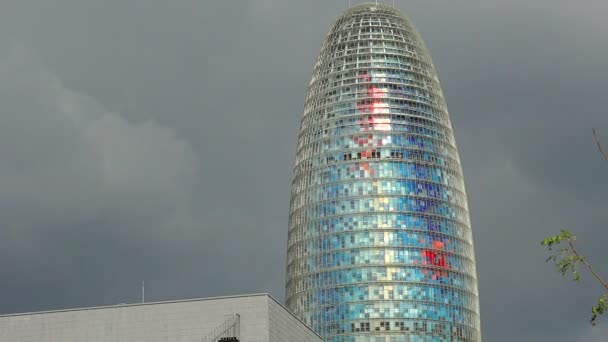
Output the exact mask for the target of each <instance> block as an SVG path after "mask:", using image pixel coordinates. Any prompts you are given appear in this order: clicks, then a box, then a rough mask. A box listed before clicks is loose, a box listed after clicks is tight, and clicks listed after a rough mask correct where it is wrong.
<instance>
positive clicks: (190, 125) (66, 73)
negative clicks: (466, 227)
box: [0, 0, 608, 342]
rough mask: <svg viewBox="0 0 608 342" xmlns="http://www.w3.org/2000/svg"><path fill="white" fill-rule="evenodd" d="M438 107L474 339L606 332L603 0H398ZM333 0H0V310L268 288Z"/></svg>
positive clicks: (606, 46) (274, 288)
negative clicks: (471, 244) (573, 261)
mask: <svg viewBox="0 0 608 342" xmlns="http://www.w3.org/2000/svg"><path fill="white" fill-rule="evenodd" d="M398 2H400V8H401V9H402V10H404V11H406V13H407V14H408V15H409V16H410V18H411V19H412V20H413V21H414V23H415V24H416V25H417V27H418V29H419V30H420V32H421V33H422V35H423V37H424V38H425V41H426V43H427V45H428V46H429V48H430V50H431V54H432V56H433V58H434V61H435V64H436V66H437V67H438V69H439V75H440V78H441V80H442V82H443V88H444V91H445V93H446V97H447V100H448V106H449V108H450V112H451V115H452V121H453V123H454V126H455V132H456V138H457V141H458V144H459V149H460V152H461V158H462V162H463V167H464V171H465V178H466V181H467V188H468V192H469V200H470V207H471V212H472V222H473V229H474V237H475V243H476V249H477V250H476V253H477V264H478V273H479V283H480V292H481V298H480V299H481V314H482V325H483V334H484V339H485V340H486V341H492V342H507V341H513V340H517V341H553V342H573V341H575V342H576V341H581V342H595V341H606V338H607V337H606V336H608V320H605V319H604V320H602V322H601V325H600V326H599V327H596V328H592V327H590V326H589V325H588V323H587V320H588V318H589V308H590V307H591V306H592V305H593V304H594V302H595V300H596V298H597V297H598V296H599V294H600V293H601V288H600V287H599V286H597V285H596V284H595V283H594V282H593V280H592V279H591V278H590V277H589V276H588V275H586V274H585V275H584V279H583V280H584V281H583V283H582V284H578V285H577V284H573V283H570V282H568V281H567V280H566V279H561V277H560V276H559V275H557V274H556V272H555V271H554V270H553V268H552V267H551V266H550V265H548V264H545V262H544V260H545V258H546V256H547V255H546V254H545V253H544V252H543V250H542V249H541V247H540V245H539V243H538V242H539V240H541V239H542V238H543V237H545V236H547V235H549V234H551V233H553V232H556V231H558V230H559V229H561V228H566V227H567V228H569V229H571V230H573V231H574V232H575V233H576V234H577V235H578V236H579V244H580V248H581V249H582V250H584V252H585V254H586V255H587V256H588V257H589V258H590V259H591V260H592V261H593V262H595V263H596V265H597V267H598V269H599V270H600V271H604V274H606V275H607V276H608V264H606V262H605V261H606V260H608V250H607V249H606V248H604V247H605V243H606V241H607V239H608V230H607V228H608V216H607V215H606V208H608V199H607V198H606V193H607V192H608V183H607V182H606V178H605V177H606V174H607V172H608V162H604V161H602V160H601V157H600V155H599V154H598V152H597V150H596V148H595V146H594V143H593V137H592V135H591V128H593V127H595V128H596V129H597V130H598V132H599V134H600V137H602V138H603V140H604V141H605V144H606V146H607V148H608V113H607V111H606V89H608V88H607V84H606V82H607V81H606V80H608V65H607V64H608V62H606V61H608V24H607V22H606V20H605V14H606V13H608V2H606V1H600V0H582V1H566V0H537V1H529V0H510V1H498V0H489V1H478V0H461V1H455V0H432V1H421V0H416V1H414V0H412V1H405V0H401V1H398ZM347 3H348V1H347V0H332V1H329V0H307V1H296V0H248V1H242V0H235V1H219V0H216V1H210V0H172V1H166V0H0V224H1V226H0V227H1V228H0V279H1V281H0V312H2V313H10V312H20V311H33V310H46V309H59V308H68V307H82V306H91V305H105V304H116V303H120V302H134V301H137V299H138V297H139V284H140V281H141V280H145V281H146V283H147V291H146V293H147V297H148V299H149V300H167V299H177V298H190V297H205V296H217V295H226V294H236V293H251V292H270V293H271V294H272V295H274V296H275V297H277V298H278V299H283V297H284V279H285V272H284V269H285V253H286V251H285V249H286V239H287V217H288V203H289V192H290V178H291V168H292V163H293V158H294V153H295V144H296V139H297V130H298V125H299V121H300V117H301V113H302V109H303V103H304V97H305V95H306V87H307V85H308V82H309V80H310V76H311V71H312V65H313V63H314V61H315V58H316V55H317V53H318V51H319V49H320V45H321V42H322V40H323V39H324V37H325V34H326V31H327V30H328V29H329V27H330V25H331V24H332V21H333V20H334V19H335V17H336V16H338V15H339V13H340V12H341V11H342V10H344V9H345V7H346V4H347Z"/></svg>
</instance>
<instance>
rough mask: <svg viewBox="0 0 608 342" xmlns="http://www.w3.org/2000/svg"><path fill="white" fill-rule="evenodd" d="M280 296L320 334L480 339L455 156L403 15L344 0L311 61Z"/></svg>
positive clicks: (388, 341) (423, 53)
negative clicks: (342, 9) (284, 293)
mask: <svg viewBox="0 0 608 342" xmlns="http://www.w3.org/2000/svg"><path fill="white" fill-rule="evenodd" d="M287 259H288V260H287V278H288V279H287V307H288V308H289V309H290V310H291V311H292V312H293V313H295V314H296V316H298V317H300V318H301V319H302V320H303V321H304V322H305V323H306V324H308V325H310V326H311V327H312V328H313V329H314V330H315V331H317V332H318V333H319V334H320V335H321V336H323V337H324V338H325V339H326V341H345V342H346V341H349V342H350V341H352V342H356V341H371V342H380V341H382V342H406V341H407V342H418V341H420V342H423V341H424V342H426V341H433V342H435V341H462V342H478V341H481V335H480V323H479V301H478V290H477V278H476V270H475V256H474V250H473V238H472V233H471V226H470V219H469V212H468V205H467V198H466V192H465V187H464V181H463V176H462V169H461V165H460V159H459V156H458V151H457V149H456V143H455V140H454V135H453V133H452V125H451V122H450V117H449V115H448V111H447V107H446V103H445V100H444V96H443V93H442V90H441V87H440V84H439V80H438V77H437V74H436V71H435V68H434V66H433V63H432V61H431V58H430V55H429V53H428V51H427V49H426V47H425V45H424V43H423V41H422V39H421V37H420V35H419V34H418V33H417V31H416V29H415V28H414V26H413V25H412V23H411V22H410V21H409V20H408V19H407V18H406V17H405V16H404V15H402V14H401V13H400V12H399V11H397V10H396V9H394V8H392V7H390V6H387V5H379V4H364V5H358V6H354V7H352V8H350V9H348V10H347V11H346V12H345V13H344V14H343V15H341V16H340V17H339V18H338V19H337V21H336V23H335V24H334V25H333V27H332V28H331V30H330V32H329V34H328V36H327V38H326V40H325V42H324V43H323V46H322V48H321V53H320V55H319V58H318V60H317V63H316V64H315V66H314V71H313V76H312V80H311V82H310V87H309V92H308V96H307V98H306V104H305V110H304V116H303V118H302V123H301V128H300V135H299V139H298V145H297V152H296V160H295V167H294V178H293V184H292V193H291V204H290V216H289V241H288V258H287Z"/></svg>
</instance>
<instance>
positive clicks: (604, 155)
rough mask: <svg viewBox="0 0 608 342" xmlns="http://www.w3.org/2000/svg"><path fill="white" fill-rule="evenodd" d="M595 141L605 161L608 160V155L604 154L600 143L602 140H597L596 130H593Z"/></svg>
mask: <svg viewBox="0 0 608 342" xmlns="http://www.w3.org/2000/svg"><path fill="white" fill-rule="evenodd" d="M593 139H595V144H596V145H597V149H598V150H599V151H600V153H601V154H602V156H603V157H604V159H606V160H608V153H606V152H604V149H602V144H601V143H600V139H598V138H597V134H596V133H595V128H594V129H593Z"/></svg>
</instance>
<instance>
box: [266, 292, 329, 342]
mask: <svg viewBox="0 0 608 342" xmlns="http://www.w3.org/2000/svg"><path fill="white" fill-rule="evenodd" d="M268 317H269V323H270V329H269V331H270V332H269V335H270V340H269V342H287V341H288V342H311V341H320V340H321V338H320V337H319V336H318V335H317V334H315V333H314V332H313V331H312V330H310V328H308V327H307V326H306V325H304V323H303V322H301V321H300V320H298V319H297V318H296V317H295V316H293V315H292V314H291V313H289V312H288V311H287V309H286V308H284V307H283V306H282V305H280V304H279V303H277V302H275V300H274V299H272V298H270V297H268Z"/></svg>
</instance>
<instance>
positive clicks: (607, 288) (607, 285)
mask: <svg viewBox="0 0 608 342" xmlns="http://www.w3.org/2000/svg"><path fill="white" fill-rule="evenodd" d="M568 245H570V250H571V251H572V253H574V255H576V256H577V257H578V258H579V260H581V261H582V262H583V263H584V264H585V266H587V269H588V270H589V272H591V274H593V276H594V277H595V278H596V279H597V280H599V282H600V283H602V285H603V286H604V287H605V288H606V290H608V283H606V281H605V280H604V279H602V277H600V276H599V275H598V274H597V273H595V271H594V270H593V268H592V267H591V264H589V262H587V260H586V259H585V258H583V257H581V256H580V254H578V251H577V250H576V248H574V244H573V243H572V240H570V239H568Z"/></svg>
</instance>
